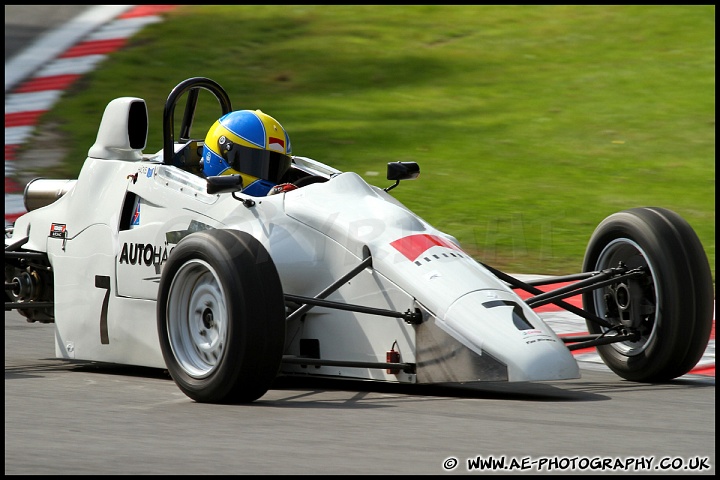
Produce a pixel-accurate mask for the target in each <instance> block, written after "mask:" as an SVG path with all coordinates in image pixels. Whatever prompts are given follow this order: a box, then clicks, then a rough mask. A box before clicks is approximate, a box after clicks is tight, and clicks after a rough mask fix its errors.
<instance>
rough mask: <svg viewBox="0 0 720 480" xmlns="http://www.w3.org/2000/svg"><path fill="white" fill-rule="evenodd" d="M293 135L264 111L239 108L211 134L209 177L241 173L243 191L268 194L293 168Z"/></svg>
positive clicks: (206, 156) (205, 165)
mask: <svg viewBox="0 0 720 480" xmlns="http://www.w3.org/2000/svg"><path fill="white" fill-rule="evenodd" d="M291 154H292V147H291V145H290V137H289V136H288V134H287V132H285V129H284V128H283V127H282V125H280V123H279V122H278V121H277V120H275V119H274V118H273V117H271V116H270V115H268V114H266V113H264V112H262V111H260V110H236V111H234V112H230V113H227V114H225V115H223V116H222V117H220V118H219V119H218V120H217V121H216V122H215V123H214V124H213V126H212V127H210V130H209V131H208V133H207V136H206V137H205V145H204V146H203V158H202V170H203V174H205V175H206V176H208V177H209V176H215V175H238V174H239V175H240V176H241V177H242V180H243V185H244V188H243V193H246V194H248V195H252V196H264V195H267V193H268V191H270V189H271V188H272V187H274V186H275V185H277V184H278V183H280V180H281V178H282V176H283V175H284V174H285V172H287V170H288V169H289V168H290V163H291V158H290V155H291Z"/></svg>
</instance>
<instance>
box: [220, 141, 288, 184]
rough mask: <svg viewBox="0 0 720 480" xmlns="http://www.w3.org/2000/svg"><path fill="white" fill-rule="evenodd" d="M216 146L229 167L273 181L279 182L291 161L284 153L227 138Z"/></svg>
mask: <svg viewBox="0 0 720 480" xmlns="http://www.w3.org/2000/svg"><path fill="white" fill-rule="evenodd" d="M218 147H220V151H221V152H223V156H224V157H225V160H226V161H227V162H228V164H229V165H230V167H231V168H234V169H235V170H237V171H238V172H242V173H245V174H247V175H251V176H253V177H258V178H262V179H263V180H268V181H270V182H274V183H280V179H281V178H282V176H283V175H285V172H286V171H287V169H288V168H290V163H291V162H292V161H291V159H290V157H289V156H288V155H285V154H284V153H279V152H273V151H271V150H261V149H259V148H250V147H246V146H244V145H238V144H236V143H232V142H230V141H228V140H227V139H225V142H224V143H221V144H219V145H218Z"/></svg>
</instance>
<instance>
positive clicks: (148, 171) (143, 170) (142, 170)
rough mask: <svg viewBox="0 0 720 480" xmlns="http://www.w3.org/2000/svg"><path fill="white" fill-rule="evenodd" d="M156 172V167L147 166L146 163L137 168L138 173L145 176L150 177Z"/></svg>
mask: <svg viewBox="0 0 720 480" xmlns="http://www.w3.org/2000/svg"><path fill="white" fill-rule="evenodd" d="M156 172H157V168H156V167H148V166H147V165H143V166H141V167H139V168H138V174H140V175H141V176H143V177H146V178H152V177H153V176H155V173H156Z"/></svg>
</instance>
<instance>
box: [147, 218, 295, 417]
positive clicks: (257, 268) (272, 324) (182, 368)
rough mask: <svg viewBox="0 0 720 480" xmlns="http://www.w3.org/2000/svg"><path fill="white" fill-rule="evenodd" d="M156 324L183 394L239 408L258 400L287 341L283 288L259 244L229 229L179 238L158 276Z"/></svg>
mask: <svg viewBox="0 0 720 480" xmlns="http://www.w3.org/2000/svg"><path fill="white" fill-rule="evenodd" d="M157 327H158V334H159V339H160V348H161V350H162V354H163V357H164V359H165V363H166V365H167V368H168V371H169V372H170V375H171V376H172V378H173V380H175V383H176V384H177V386H178V387H179V388H180V390H182V391H183V392H184V393H185V394H186V395H187V396H188V397H190V398H192V399H193V400H196V401H198V402H208V403H244V402H252V401H254V400H256V399H258V398H260V397H261V396H263V395H264V394H265V393H266V392H267V390H268V389H269V388H270V385H271V384H272V382H273V380H274V379H275V377H276V376H277V373H278V370H279V368H280V362H281V360H282V353H283V346H284V342H285V306H284V297H283V292H282V285H281V283H280V277H279V276H278V273H277V269H276V268H275V264H274V263H273V261H272V259H271V258H270V255H269V253H268V252H267V250H266V249H265V247H263V245H262V244H261V243H260V242H259V241H258V240H257V239H255V238H254V237H253V236H251V235H249V234H248V233H246V232H240V231H235V230H206V231H202V232H196V233H193V234H190V235H188V236H187V237H185V238H184V239H182V240H181V241H180V242H179V243H178V244H177V246H176V247H175V248H174V249H173V250H172V252H171V254H170V256H169V257H168V260H167V262H166V264H165V266H164V269H163V272H162V277H161V280H160V286H159V292H158V303H157Z"/></svg>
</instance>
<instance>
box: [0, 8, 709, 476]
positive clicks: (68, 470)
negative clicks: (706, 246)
mask: <svg viewBox="0 0 720 480" xmlns="http://www.w3.org/2000/svg"><path fill="white" fill-rule="evenodd" d="M81 7H82V6H63V7H53V8H58V10H57V11H53V14H52V15H44V17H43V18H45V19H46V20H47V22H49V23H50V24H42V25H38V26H36V27H33V28H36V30H35V32H36V33H35V35H43V34H45V33H47V32H48V30H49V29H50V28H51V27H52V24H53V22H56V23H58V22H63V21H71V20H72V19H76V18H77V15H78V14H79V13H81V12H84V11H85V8H88V9H89V8H90V7H82V8H81ZM65 9H68V10H65ZM63 12H64V13H63ZM63 15H64V17H63ZM33 21H35V20H33ZM9 25H10V26H9ZM12 25H13V23H12V18H8V6H6V87H7V81H8V75H7V60H8V57H9V55H8V48H9V45H8V41H7V40H8V34H9V33H10V34H12V28H11V27H12ZM20 32H21V33H23V32H24V33H25V34H27V31H26V29H21V30H20ZM14 38H15V37H14ZM16 39H17V38H16ZM21 43H22V42H21ZM26 43H27V40H26ZM6 113H7V112H6ZM549 323H550V321H549ZM53 342H54V335H53V325H51V324H50V325H43V324H37V323H35V324H30V323H27V322H25V320H24V319H23V318H22V317H21V316H20V315H18V314H17V313H15V312H6V314H5V474H6V475H16V474H18V475H32V474H38V475H42V474H61V475H73V474H81V475H82V474H106V475H108V474H109V475H114V474H260V475H263V474H286V475H303V474H377V475H379V474H403V475H404V474H423V475H425V474H426V475H435V474H448V473H455V474H467V473H471V474H477V473H490V471H489V470H487V468H483V469H481V468H479V467H477V468H476V466H475V465H472V463H473V462H474V461H475V460H476V459H477V458H478V457H482V458H483V459H490V458H492V459H493V460H496V461H505V466H506V468H504V469H495V470H492V473H495V474H498V473H500V474H504V473H508V474H509V473H516V474H517V473H534V472H538V471H539V472H540V473H547V474H558V473H560V474H562V473H570V472H573V473H591V472H592V473H604V474H622V473H629V474H650V473H659V474H663V473H666V474H685V473H688V474H711V475H714V473H715V377H714V341H713V349H712V351H711V352H708V355H711V356H712V361H713V374H712V376H704V375H687V376H685V377H682V378H681V379H678V380H676V381H674V382H671V383H668V384H662V385H652V384H637V383H633V382H627V381H624V380H621V379H620V378H619V377H617V376H615V375H614V374H613V373H611V372H609V371H608V370H607V369H605V368H603V367H602V366H601V365H599V364H598V363H596V362H594V361H592V360H591V359H588V361H580V365H581V371H582V378H581V379H578V380H568V381H562V382H539V383H524V384H495V383H493V384H473V385H465V386H452V387H451V386H399V385H387V384H378V383H368V382H354V381H330V380H325V381H319V380H309V379H278V381H277V382H276V384H275V385H273V388H272V389H271V390H270V391H269V392H268V393H267V394H266V395H265V396H263V397H262V398H261V399H260V400H258V401H257V402H254V403H253V404H250V405H241V406H231V405H205V404H198V403H195V402H193V401H192V400H190V399H189V398H187V397H185V396H184V395H183V394H182V393H181V392H180V390H178V388H177V387H176V386H175V384H174V383H173V381H172V380H171V379H170V378H169V377H168V376H167V375H166V373H165V372H164V371H162V370H152V369H143V368H131V367H123V366H115V365H103V364H92V363H78V362H76V363H71V362H67V361H63V360H58V359H55V358H54V343H53ZM453 459H455V461H456V462H457V463H456V464H455V466H454V467H452V466H453V464H454V460H453ZM513 460H514V461H515V462H516V463H515V465H513V468H510V462H511V461H513ZM573 466H575V468H574V469H573V468H572V467H573ZM592 467H595V468H596V470H591V468H592Z"/></svg>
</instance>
